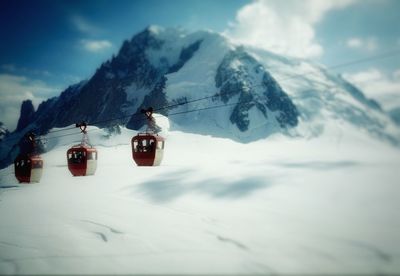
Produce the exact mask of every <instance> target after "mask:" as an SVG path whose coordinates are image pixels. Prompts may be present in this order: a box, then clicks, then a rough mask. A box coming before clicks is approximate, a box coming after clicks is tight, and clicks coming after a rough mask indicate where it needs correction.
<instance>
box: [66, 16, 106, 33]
mask: <svg viewBox="0 0 400 276" xmlns="http://www.w3.org/2000/svg"><path fill="white" fill-rule="evenodd" d="M71 22H72V24H73V25H74V27H75V28H76V29H77V30H78V31H80V32H81V33H84V34H89V35H97V34H100V33H102V32H103V30H101V29H100V28H98V27H96V26H95V25H94V24H92V23H91V22H89V21H88V20H87V19H86V18H84V17H82V16H80V15H73V16H72V17H71Z"/></svg>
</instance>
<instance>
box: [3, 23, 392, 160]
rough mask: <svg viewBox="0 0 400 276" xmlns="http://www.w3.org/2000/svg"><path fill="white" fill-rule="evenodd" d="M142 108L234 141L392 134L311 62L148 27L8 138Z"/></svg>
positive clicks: (25, 117)
mask: <svg viewBox="0 0 400 276" xmlns="http://www.w3.org/2000/svg"><path fill="white" fill-rule="evenodd" d="M202 98H205V99H204V100H199V101H195V100H196V99H202ZM185 103H187V104H185ZM149 106H152V107H153V108H154V109H156V110H158V112H159V113H160V114H163V115H166V116H168V117H169V119H170V122H171V128H172V129H176V130H183V131H186V132H192V133H200V134H207V135H212V136H217V137H227V138H231V139H234V140H237V141H240V142H250V141H255V140H257V139H261V138H264V137H267V136H269V135H271V134H273V133H277V132H283V133H286V134H289V135H294V136H305V137H315V136H318V135H320V134H322V133H323V132H324V126H325V125H326V122H327V121H332V120H334V121H336V122H337V123H339V124H338V125H339V126H340V123H341V122H346V123H349V124H351V125H353V126H354V127H356V128H358V129H360V130H362V131H365V132H367V133H368V134H372V135H374V136H375V137H378V138H380V139H382V138H383V139H384V140H386V141H390V142H391V143H393V144H398V142H399V137H400V135H399V130H398V128H397V127H395V124H394V123H393V121H392V120H390V118H389V116H388V115H387V114H386V113H385V112H384V111H383V110H382V109H381V108H380V106H379V104H378V103H377V102H375V101H374V100H371V99H367V98H366V97H365V96H364V95H363V93H362V92H361V91H360V90H358V89H357V88H356V87H355V86H353V85H352V84H350V83H349V82H347V81H346V80H344V79H343V78H342V77H340V76H337V75H335V74H331V73H329V72H328V71H327V70H326V69H325V68H324V67H323V66H321V65H318V64H313V63H310V62H308V61H306V60H301V59H295V58H286V57H282V56H279V55H276V54H273V53H271V52H268V51H265V50H260V49H253V48H249V47H242V46H237V45H235V44H233V43H232V42H230V41H229V40H228V39H227V38H226V37H224V36H222V35H220V34H218V33H214V32H210V31H199V32H194V33H188V32H186V31H184V30H181V29H173V28H170V29H164V28H161V27H156V26H151V27H148V28H146V29H145V30H143V31H142V32H140V33H138V34H137V35H135V36H133V38H132V39H131V40H129V41H128V40H127V41H125V42H124V43H123V45H122V47H121V49H120V51H119V52H118V54H117V55H116V56H113V57H112V58H111V59H110V60H108V61H106V62H104V63H103V64H102V65H101V66H100V67H99V68H98V69H97V71H96V72H95V74H94V75H93V77H92V78H90V79H89V80H87V81H83V82H80V83H78V84H75V85H72V86H70V87H68V88H67V89H66V90H65V91H64V92H62V93H61V95H60V96H59V97H55V98H52V99H49V100H47V101H45V102H43V103H41V104H40V105H39V107H38V109H37V111H36V112H33V110H32V108H31V107H32V105H31V104H30V103H29V102H24V105H23V106H22V112H21V118H20V120H19V124H18V129H17V131H18V132H20V133H21V134H22V133H25V132H27V131H28V130H30V129H35V130H36V132H39V133H45V132H47V131H48V130H49V129H51V128H54V127H65V126H67V125H71V124H74V123H76V122H81V121H87V122H89V124H90V123H92V124H95V125H97V126H99V127H113V126H115V125H125V126H127V127H128V128H130V129H139V128H140V127H142V125H143V124H144V121H143V120H140V118H139V119H138V116H137V114H135V113H139V111H140V110H141V109H142V108H147V107H149ZM166 106H173V107H171V108H165V109H162V108H163V107H166ZM212 107H218V108H212ZM24 110H27V112H25V111H24ZM193 110H198V111H194V112H189V111H193ZM28 113H29V114H28ZM132 114H135V115H133V116H132ZM114 118H115V120H111V119H114ZM14 155H15V154H14ZM2 156H3V155H2ZM0 159H3V158H0Z"/></svg>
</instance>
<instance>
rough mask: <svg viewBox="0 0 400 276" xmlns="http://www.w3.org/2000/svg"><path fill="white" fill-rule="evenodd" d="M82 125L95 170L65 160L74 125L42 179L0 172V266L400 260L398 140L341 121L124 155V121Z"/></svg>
mask: <svg viewBox="0 0 400 276" xmlns="http://www.w3.org/2000/svg"><path fill="white" fill-rule="evenodd" d="M89 133H90V136H91V140H92V142H93V143H94V144H95V145H96V147H97V149H98V151H99V161H98V170H97V172H96V175H94V176H90V177H72V176H71V175H70V173H69V172H68V169H67V167H66V158H65V152H66V150H67V149H68V147H69V146H71V145H72V144H74V143H73V141H78V140H79V139H80V136H79V135H76V136H67V137H62V138H60V140H58V139H49V143H51V147H54V149H53V150H52V151H50V152H48V153H46V154H44V155H43V158H44V160H45V171H44V174H43V178H42V181H41V183H38V184H32V185H19V184H17V183H16V181H15V179H14V177H13V176H12V175H10V173H12V171H13V169H12V167H11V166H10V167H8V168H6V169H4V170H1V171H0V177H1V178H0V180H1V181H0V183H1V189H0V218H1V219H0V274H5V273H14V274H21V273H29V274H42V273H51V274H53V273H62V274H75V273H79V274H83V273H91V274H100V273H101V274H103V273H106V274H110V273H117V274H127V273H129V274H134V273H160V274H166V273H169V274H171V273H199V274H200V273H206V274H207V273H214V274H215V273H265V274H269V273H271V274H280V273H282V274H288V273H295V274H302V273H314V274H321V273H324V274H328V273H360V274H378V273H399V271H400V236H399V230H400V219H399V216H398V210H399V207H400V203H399V200H398V195H399V194H400V187H399V185H398V179H399V177H400V172H399V170H398V168H399V164H400V155H399V150H398V149H397V148H393V147H391V146H390V145H388V144H386V143H381V142H378V141H377V140H375V139H371V138H369V136H367V135H365V134H364V133H362V132H359V131H357V130H356V129H354V128H353V127H352V126H351V125H349V124H346V123H342V124H336V125H329V124H328V125H325V132H324V133H325V134H324V135H323V136H321V137H320V138H318V139H311V140H307V139H303V138H301V139H297V138H288V137H287V136H284V135H282V134H275V135H272V136H270V137H269V138H268V139H263V140H259V141H257V142H252V143H248V144H242V143H237V142H235V141H232V140H229V139H223V138H214V137H211V136H202V135H197V134H188V133H183V132H180V131H171V132H168V133H164V135H165V136H166V138H167V144H166V149H165V157H164V160H163V162H162V164H161V166H160V167H137V166H136V165H135V164H134V162H133V160H132V158H131V153H130V145H129V141H130V138H131V137H132V136H133V135H134V134H135V132H134V131H131V130H127V129H122V133H121V134H120V135H115V134H114V135H113V136H111V137H109V138H105V137H106V136H108V135H107V133H105V132H104V131H103V130H93V131H90V132H89ZM337 133H342V135H341V136H337ZM49 136H50V135H49ZM49 138H50V137H49Z"/></svg>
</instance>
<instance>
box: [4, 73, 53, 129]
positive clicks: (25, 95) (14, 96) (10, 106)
mask: <svg viewBox="0 0 400 276" xmlns="http://www.w3.org/2000/svg"><path fill="white" fill-rule="evenodd" d="M59 91H60V89H59V88H54V87H50V86H48V85H47V84H46V83H44V82H43V81H40V80H32V79H29V78H27V77H24V76H17V75H11V74H0V99H1V100H0V114H2V116H1V119H0V120H1V121H2V122H3V123H4V124H5V126H6V127H7V128H8V129H9V130H14V129H15V127H16V126H17V121H18V118H19V112H20V107H21V103H22V101H24V100H27V99H30V100H32V102H33V104H34V105H35V106H36V107H37V106H38V105H39V103H40V102H42V101H43V100H45V99H47V98H49V97H52V96H54V95H56V94H57V92H59Z"/></svg>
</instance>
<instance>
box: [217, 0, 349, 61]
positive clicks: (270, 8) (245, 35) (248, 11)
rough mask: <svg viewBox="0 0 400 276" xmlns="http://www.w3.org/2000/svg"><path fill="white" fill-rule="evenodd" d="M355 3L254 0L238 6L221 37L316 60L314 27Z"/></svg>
mask: <svg viewBox="0 0 400 276" xmlns="http://www.w3.org/2000/svg"><path fill="white" fill-rule="evenodd" d="M355 1H356V0H336V1H334V0H324V1H321V0H304V1H297V0H286V1H280V0H255V1H253V2H252V3H250V4H247V5H245V6H244V7H242V8H241V9H240V10H239V11H238V12H237V15H236V20H235V22H231V23H230V24H229V27H228V29H227V30H225V31H224V34H225V35H227V36H228V37H230V38H231V39H232V40H234V41H237V42H239V43H243V44H249V45H253V46H257V47H261V48H264V49H268V50H271V51H274V52H277V53H280V54H285V55H291V56H297V57H306V58H310V57H318V56H321V55H322V53H323V47H322V46H321V45H320V44H318V43H317V42H316V41H315V29H314V27H315V25H316V24H317V23H318V22H320V21H321V20H322V18H323V17H324V15H325V14H326V13H327V12H329V11H330V10H333V9H340V8H344V7H346V6H348V5H350V4H352V3H354V2H355Z"/></svg>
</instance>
